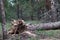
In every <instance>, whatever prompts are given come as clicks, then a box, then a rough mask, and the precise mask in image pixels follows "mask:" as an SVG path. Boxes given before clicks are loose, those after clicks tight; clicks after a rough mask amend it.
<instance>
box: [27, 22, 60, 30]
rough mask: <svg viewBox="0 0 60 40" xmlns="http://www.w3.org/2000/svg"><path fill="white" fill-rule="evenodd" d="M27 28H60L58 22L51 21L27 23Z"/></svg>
mask: <svg viewBox="0 0 60 40" xmlns="http://www.w3.org/2000/svg"><path fill="white" fill-rule="evenodd" d="M27 29H28V30H36V29H41V30H55V29H60V22H53V23H52V22H51V23H41V24H37V25H32V24H31V25H28V27H27Z"/></svg>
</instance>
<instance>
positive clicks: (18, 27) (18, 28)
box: [8, 20, 60, 34]
mask: <svg viewBox="0 0 60 40" xmlns="http://www.w3.org/2000/svg"><path fill="white" fill-rule="evenodd" d="M37 29H41V30H55V29H60V22H53V23H52V22H50V23H41V24H36V25H33V24H26V23H25V22H24V20H13V21H12V27H11V29H10V30H9V31H8V34H19V33H24V32H25V31H33V30H37Z"/></svg>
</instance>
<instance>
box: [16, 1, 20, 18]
mask: <svg viewBox="0 0 60 40" xmlns="http://www.w3.org/2000/svg"><path fill="white" fill-rule="evenodd" d="M16 12H17V18H18V19H19V18H20V15H19V2H18V0H16Z"/></svg>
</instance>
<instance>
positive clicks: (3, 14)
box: [0, 0, 7, 40]
mask: <svg viewBox="0 0 60 40" xmlns="http://www.w3.org/2000/svg"><path fill="white" fill-rule="evenodd" d="M0 6H1V16H2V33H3V40H5V39H6V38H7V30H6V19H5V10H4V3H3V0H0Z"/></svg>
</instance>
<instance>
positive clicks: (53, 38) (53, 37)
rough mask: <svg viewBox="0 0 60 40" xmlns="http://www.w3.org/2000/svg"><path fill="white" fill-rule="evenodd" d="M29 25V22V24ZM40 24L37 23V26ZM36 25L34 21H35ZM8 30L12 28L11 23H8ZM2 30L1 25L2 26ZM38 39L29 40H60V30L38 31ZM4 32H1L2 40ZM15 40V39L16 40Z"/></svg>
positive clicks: (30, 39) (31, 39)
mask: <svg viewBox="0 0 60 40" xmlns="http://www.w3.org/2000/svg"><path fill="white" fill-rule="evenodd" d="M27 23H29V22H27ZM37 23H38V22H36V24H37ZM33 24H34V21H33ZM6 27H7V30H8V29H9V28H10V27H11V23H7V26H6ZM0 30H2V28H1V24H0ZM35 33H36V34H37V35H38V37H37V38H29V40H60V30H46V31H45V30H36V31H35ZM1 34H2V32H0V40H1V39H2V35H1ZM14 40H15V39H14Z"/></svg>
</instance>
